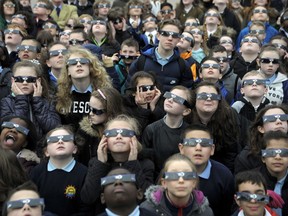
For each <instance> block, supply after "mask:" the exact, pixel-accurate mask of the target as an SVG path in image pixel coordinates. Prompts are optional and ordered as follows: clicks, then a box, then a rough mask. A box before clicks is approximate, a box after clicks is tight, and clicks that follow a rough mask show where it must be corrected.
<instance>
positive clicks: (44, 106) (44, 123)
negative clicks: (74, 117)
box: [32, 97, 61, 133]
mask: <svg viewBox="0 0 288 216" xmlns="http://www.w3.org/2000/svg"><path fill="white" fill-rule="evenodd" d="M32 107H33V115H34V117H35V118H36V120H37V122H38V124H39V126H40V127H41V129H42V130H43V132H44V133H47V132H48V131H50V130H52V129H53V128H55V127H56V126H58V125H60V124H61V120H60V117H59V115H58V114H57V112H56V110H55V107H54V105H52V103H49V102H48V100H46V99H44V98H43V97H33V99H32Z"/></svg>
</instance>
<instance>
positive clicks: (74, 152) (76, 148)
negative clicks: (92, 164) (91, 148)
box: [73, 144, 78, 154]
mask: <svg viewBox="0 0 288 216" xmlns="http://www.w3.org/2000/svg"><path fill="white" fill-rule="evenodd" d="M77 151H78V147H77V146H76V145H75V144H74V150H73V154H76V153H77Z"/></svg>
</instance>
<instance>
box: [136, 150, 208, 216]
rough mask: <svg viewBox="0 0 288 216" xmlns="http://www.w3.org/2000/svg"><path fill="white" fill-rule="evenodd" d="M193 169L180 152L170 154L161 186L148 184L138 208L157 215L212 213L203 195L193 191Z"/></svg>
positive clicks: (195, 175) (196, 180) (194, 177)
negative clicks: (144, 198)
mask: <svg viewBox="0 0 288 216" xmlns="http://www.w3.org/2000/svg"><path fill="white" fill-rule="evenodd" d="M198 181H199V179H198V176H197V173H196V169H195V167H194V165H193V164H192V162H191V160H190V159H189V158H188V157H186V156H184V155H181V154H175V155H172V156H170V157H169V158H168V159H167V161H166V163H165V165H164V168H163V177H162V178H161V186H151V187H149V188H148V190H147V191H146V193H145V196H146V201H145V202H144V203H142V204H141V207H142V208H144V209H147V210H149V211H152V212H155V213H156V214H157V215H168V216H172V215H181V216H182V215H186V216H200V215H202V216H204V215H205V216H210V215H211V216H212V215H213V212H212V210H211V208H210V207H209V202H208V200H207V198H206V197H204V194H203V193H202V192H201V191H199V190H196V186H197V184H198Z"/></svg>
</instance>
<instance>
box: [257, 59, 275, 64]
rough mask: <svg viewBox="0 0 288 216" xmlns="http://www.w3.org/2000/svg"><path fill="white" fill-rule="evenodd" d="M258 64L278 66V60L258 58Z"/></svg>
mask: <svg viewBox="0 0 288 216" xmlns="http://www.w3.org/2000/svg"><path fill="white" fill-rule="evenodd" d="M260 62H261V63H264V64H270V63H272V64H279V63H280V59H273V58H260Z"/></svg>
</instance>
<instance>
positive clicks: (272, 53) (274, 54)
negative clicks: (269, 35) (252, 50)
mask: <svg viewBox="0 0 288 216" xmlns="http://www.w3.org/2000/svg"><path fill="white" fill-rule="evenodd" d="M263 56H267V57H273V58H274V57H278V58H279V57H280V54H279V53H278V52H277V51H273V50H266V51H263V52H262V53H261V57H263Z"/></svg>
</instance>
